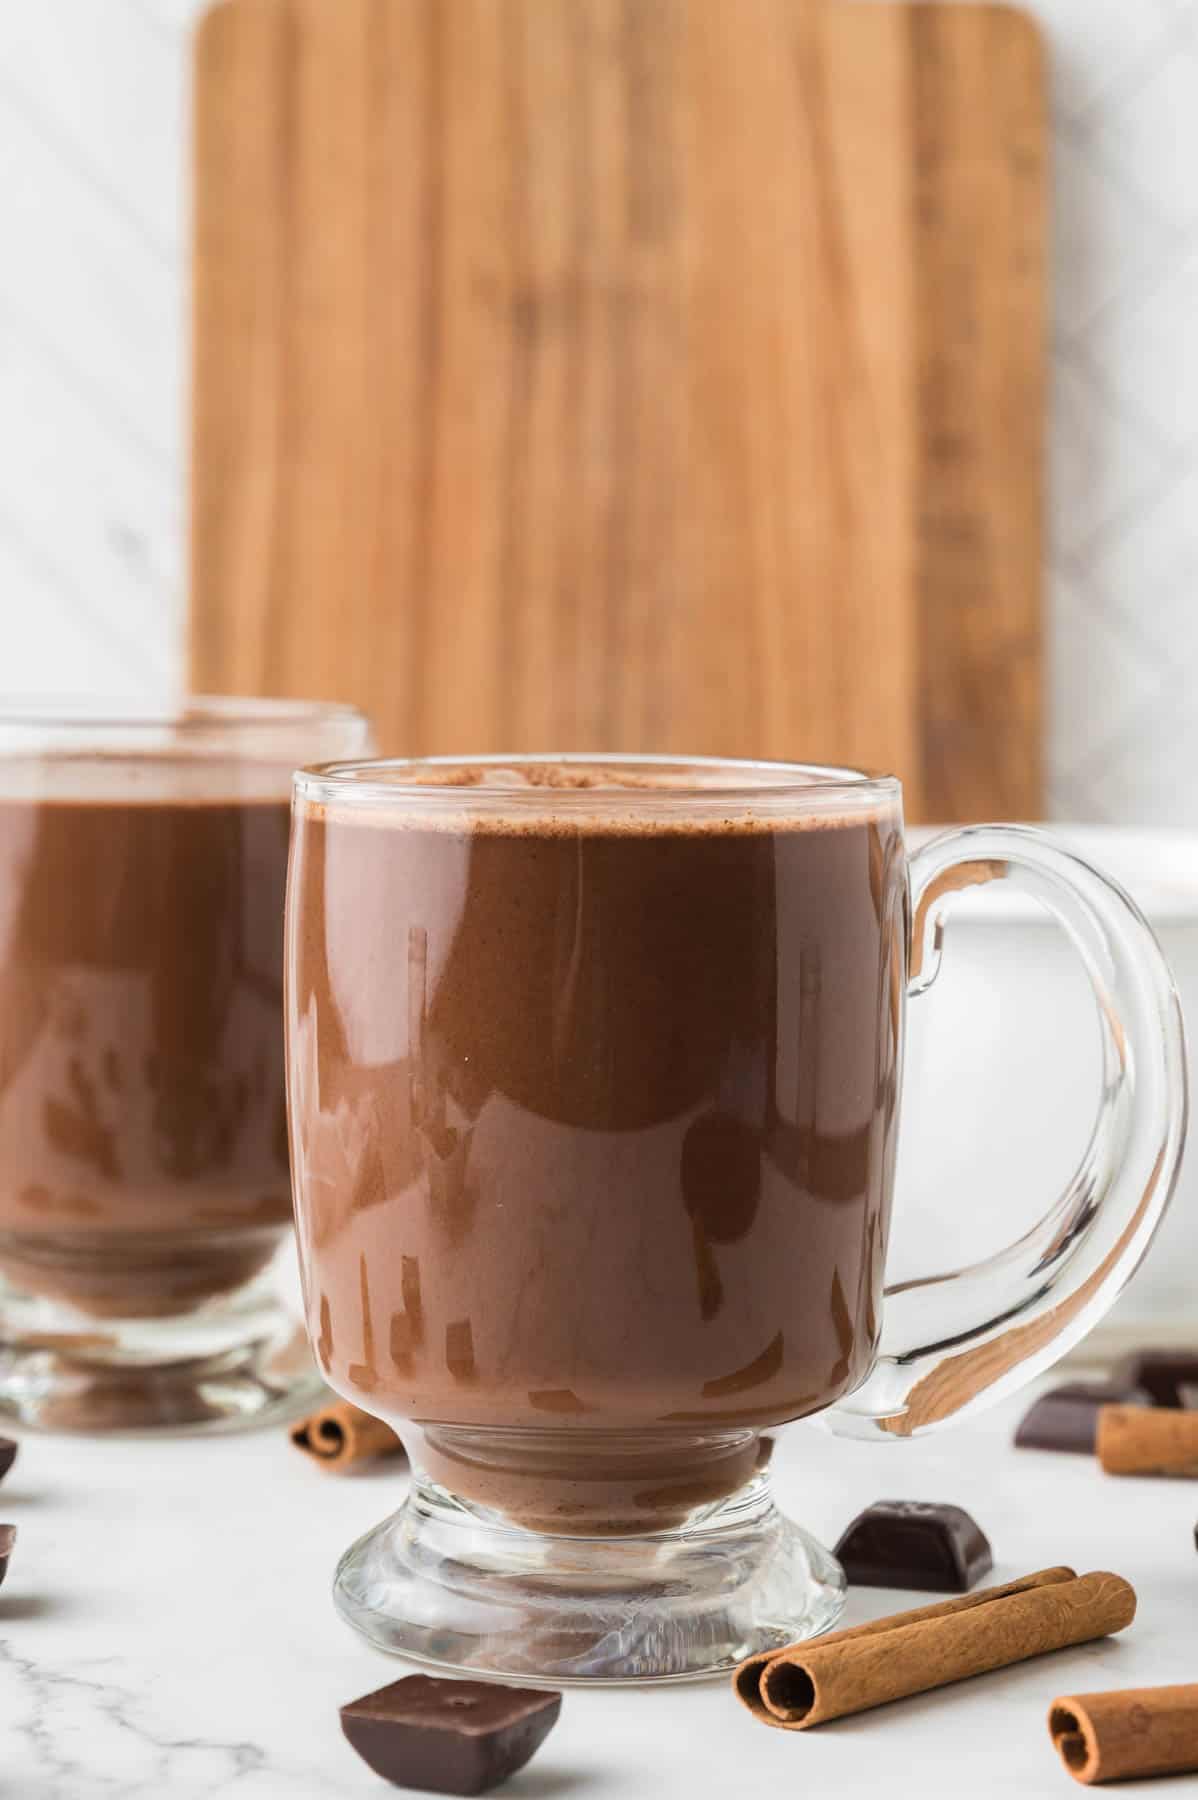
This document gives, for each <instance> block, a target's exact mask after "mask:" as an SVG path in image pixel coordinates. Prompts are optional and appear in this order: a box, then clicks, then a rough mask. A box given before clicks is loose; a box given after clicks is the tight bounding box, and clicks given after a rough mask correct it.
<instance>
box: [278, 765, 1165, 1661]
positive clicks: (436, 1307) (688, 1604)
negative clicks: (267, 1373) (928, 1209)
mask: <svg viewBox="0 0 1198 1800" xmlns="http://www.w3.org/2000/svg"><path fill="white" fill-rule="evenodd" d="M991 882H1007V883H1011V884H1014V885H1015V886H1017V887H1019V888H1021V889H1023V890H1024V891H1026V892H1028V893H1030V894H1032V895H1034V896H1035V897H1036V898H1037V899H1039V900H1041V901H1042V902H1043V903H1044V904H1045V905H1046V906H1047V907H1048V908H1049V909H1050V911H1051V912H1053V913H1054V914H1055V915H1056V916H1057V918H1058V919H1059V920H1060V922H1061V923H1062V924H1063V925H1064V927H1065V929H1066V931H1067V932H1068V934H1069V936H1070V938H1071V939H1072V942H1073V944H1074V946H1075V948H1076V949H1077V951H1078V953H1079V955H1080V956H1081V958H1082V961H1083V963H1084V965H1085V967H1086V970H1087V972H1088V974H1089V977H1090V980H1091V982H1092V985H1093V989H1094V994H1095V998H1096V1001H1097V1012H1098V1021H1099V1028H1100V1031H1101V1034H1102V1042H1103V1046H1104V1078H1103V1083H1102V1090H1101V1093H1100V1094H1099V1096H1098V1112H1097V1117H1096V1122H1095V1126H1094V1130H1093V1134H1092V1136H1091V1139H1090V1142H1089V1144H1088V1145H1087V1146H1085V1148H1084V1150H1083V1151H1082V1154H1081V1159H1080V1162H1079V1164H1078V1167H1077V1172H1076V1174H1075V1176H1074V1178H1073V1179H1072V1181H1071V1182H1070V1183H1069V1185H1068V1187H1067V1189H1066V1191H1065V1193H1064V1194H1062V1195H1061V1196H1059V1197H1058V1198H1057V1199H1055V1200H1053V1201H1051V1203H1048V1205H1047V1210H1046V1212H1045V1214H1044V1217H1043V1219H1042V1221H1041V1223H1040V1224H1039V1225H1038V1226H1037V1227H1036V1228H1035V1229H1034V1230H1033V1231H1031V1232H1030V1233H1028V1234H1027V1235H1026V1236H1025V1237H1023V1238H1022V1239H1021V1240H1020V1241H1019V1242H1018V1243H1016V1244H1013V1245H1012V1246H1011V1247H1010V1248H1009V1249H1008V1250H1006V1251H1004V1252H1003V1253H1001V1254H1000V1255H997V1256H995V1257H992V1258H990V1259H988V1260H987V1261H985V1262H981V1263H978V1264H976V1265H974V1266H972V1267H969V1268H965V1269H963V1270H959V1271H957V1272H956V1273H953V1274H952V1275H945V1274H939V1273H937V1274H929V1275H928V1277H927V1278H926V1279H922V1280H915V1281H907V1282H904V1283H902V1284H901V1286H898V1287H895V1288H892V1289H890V1290H887V1289H886V1288H885V1287H884V1282H883V1270H884V1265H885V1262H886V1254H887V1237H888V1226H889V1212H890V1196H891V1187H892V1174H893V1161H894V1147H895V1133H896V1124H897V1109H898V1105H899V1095H900V1077H901V1065H902V1049H903V1035H904V1012H905V1005H906V1000H907V998H908V996H913V997H918V996H921V995H923V994H924V993H926V992H927V990H928V989H929V988H930V987H931V985H932V983H933V981H934V978H935V975H936V971H937V967H938V964H939V959H940V948H941V939H942V932H943V925H944V921H945V919H946V917H947V916H948V915H949V913H950V912H951V909H952V906H953V903H954V900H955V898H956V897H957V896H958V895H959V894H960V893H961V891H962V890H963V889H966V888H971V887H974V886H977V885H980V884H987V883H991ZM286 988H287V1000H286V1011H287V1036H288V1096H289V1114H290V1126H291V1146H292V1167H293V1176H294V1183H295V1194H296V1208H297V1223H298V1230H299V1242H300V1256H301V1268H302V1272H303V1279H304V1287H305V1295H306V1305H307V1316H308V1324H309V1331H310V1333H311V1336H312V1340H313V1343H314V1345H315V1348H316V1353H317V1358H318V1361H319V1363H320V1366H321V1368H322V1370H323V1371H324V1374H325V1376H326V1378H327V1379H328V1381H329V1382H330V1383H331V1385H332V1386H333V1387H334V1388H336V1389H337V1390H338V1391H339V1392H340V1393H341V1394H343V1395H345V1396H346V1397H348V1398H349V1399H350V1400H353V1401H355V1402H356V1403H357V1404H358V1405H360V1406H362V1407H365V1408H367V1409H368V1410H369V1411H371V1412H373V1413H375V1414H377V1415H379V1416H381V1417H383V1418H385V1419H386V1420H387V1421H388V1422H389V1423H390V1424H392V1425H393V1426H395V1427H396V1428H397V1429H398V1430H399V1431H400V1433H401V1435H402V1436H403V1438H404V1440H405V1443H406V1445H407V1447H408V1450H409V1453H410V1457H411V1462H412V1471H413V1473H412V1484H411V1489H410V1493H409V1496H408V1498H407V1500H406V1503H405V1504H404V1505H403V1506H402V1507H401V1509H400V1511H399V1512H398V1513H397V1514H395V1515H394V1517H392V1518H390V1519H388V1520H386V1521H385V1522H384V1523H382V1524H381V1525H379V1526H378V1527H377V1528H376V1529H374V1530H373V1531H371V1532H370V1533H369V1534H368V1535H367V1536H366V1537H364V1538H363V1539H361V1540H360V1542H358V1543H357V1544H355V1545H354V1546H353V1547H352V1548H351V1549H350V1550H349V1551H348V1552H347V1553H346V1555H345V1556H344V1557H343V1559H342V1561H341V1564H340V1567H339V1569H338V1572H337V1578H336V1589H335V1592H336V1600H337V1604H338V1606H339V1608H340V1610H341V1611H342V1613H343V1614H344V1616H345V1617H346V1618H347V1619H349V1620H350V1622H351V1623H353V1624H354V1625H355V1626H357V1627H358V1628H359V1629H360V1630H361V1631H362V1632H364V1633H365V1634H366V1635H367V1636H368V1637H370V1638H371V1639H372V1640H374V1641H375V1642H376V1643H377V1644H380V1645H381V1646H383V1647H384V1648H387V1649H391V1650H396V1651H400V1652H402V1653H404V1654H406V1655H408V1656H414V1657H418V1658H423V1659H424V1660H426V1661H429V1662H433V1663H438V1664H442V1665H445V1666H449V1667H455V1668H466V1669H474V1670H479V1671H485V1672H487V1673H491V1674H496V1673H502V1674H512V1675H533V1676H541V1677H547V1678H551V1679H553V1680H554V1681H562V1680H588V1681H602V1680H623V1679H627V1678H629V1677H637V1678H670V1677H679V1676H684V1675H693V1674H697V1673H704V1672H710V1671H712V1670H714V1669H718V1668H723V1667H727V1666H730V1665H732V1664H734V1663H735V1662H737V1661H738V1660H739V1659H740V1658H742V1657H744V1656H746V1655H748V1654H749V1653H751V1652H753V1651H755V1650H761V1649H765V1648H769V1647H771V1646H776V1645H780V1644H783V1643H788V1642H791V1641H793V1640H795V1639H797V1638H801V1637H803V1636H805V1635H808V1634H810V1633H814V1632H818V1631H821V1630H823V1629H825V1628H826V1627H827V1626H829V1625H830V1624H831V1623H832V1621H833V1620H834V1619H835V1618H836V1616H837V1614H838V1612H839V1610H840V1608H841V1604H842V1594H843V1586H844V1582H843V1576H842V1574H841V1571H840V1569H839V1568H838V1566H837V1564H836V1562H835V1561H834V1559H833V1558H832V1557H831V1556H830V1555H829V1553H828V1552H827V1551H826V1550H825V1549H824V1548H823V1547H822V1546H821V1545H819V1544H818V1543H816V1542H815V1540H814V1539H813V1538H811V1537H810V1536H809V1535H808V1534H807V1533H806V1532H805V1531H803V1530H802V1529H801V1528H800V1527H799V1526H797V1525H795V1524H793V1523H791V1522H789V1521H788V1520H786V1519H784V1518H783V1517H782V1516H781V1515H780V1514H779V1513H778V1512H777V1511H776V1509H775V1507H774V1503H773V1500H772V1498H771V1493H770V1485H769V1475H768V1469H767V1466H766V1465H767V1462H768V1444H769V1434H771V1433H772V1432H773V1431H774V1430H776V1428H777V1427H779V1426H781V1425H783V1424H785V1423H786V1422H787V1421H789V1420H791V1419H795V1418H799V1417H802V1416H804V1415H810V1414H814V1413H822V1414H823V1415H824V1418H825V1419H826V1421H827V1423H828V1424H829V1425H830V1427H831V1428H832V1429H833V1430H834V1431H837V1432H844V1433H848V1434H852V1435H866V1434H868V1435H874V1436H881V1437H884V1438H891V1439H897V1438H902V1437H906V1436H910V1435H912V1434H913V1433H917V1432H922V1431H928V1430H932V1429H934V1428H937V1427H939V1426H940V1425H943V1424H946V1423H948V1422H950V1421H951V1420H953V1419H954V1418H956V1417H958V1416H960V1415H961V1414H963V1413H965V1412H968V1411H970V1410H972V1409H974V1408H977V1407H979V1406H981V1405H983V1404H985V1403H987V1402H989V1401H991V1400H994V1399H996V1398H998V1397H1000V1396H1002V1395H1005V1394H1008V1393H1010V1392H1011V1391H1013V1390H1014V1389H1015V1388H1017V1387H1019V1386H1020V1385H1022V1384H1023V1383H1025V1382H1027V1381H1029V1380H1030V1379H1031V1378H1032V1377H1033V1376H1035V1375H1037V1374H1038V1373H1039V1372H1040V1371H1041V1370H1042V1369H1044V1368H1045V1367H1047V1366H1048V1364H1049V1363H1051V1362H1052V1361H1053V1360H1054V1358H1056V1357H1058V1356H1060V1355H1061V1354H1062V1353H1063V1352H1064V1351H1065V1350H1067V1349H1068V1348H1069V1346H1070V1345H1072V1344H1074V1343H1075V1342H1076V1341H1077V1340H1078V1339H1079V1338H1080V1337H1081V1336H1082V1335H1083V1333H1084V1332H1085V1331H1086V1330H1087V1329H1088V1328H1089V1327H1090V1326H1091V1325H1092V1324H1093V1323H1094V1322H1095V1321H1096V1320H1097V1319H1098V1318H1099V1317H1100V1316H1101V1315H1102V1314H1103V1313H1104V1312H1105V1311H1106V1309H1107V1308H1108V1307H1109V1306H1110V1305H1111V1303H1112V1301H1113V1300H1114V1298H1115V1296H1116V1294H1117V1293H1118V1291H1119V1289H1120V1287H1121V1286H1122V1284H1123V1283H1124V1282H1125V1281H1126V1280H1127V1278H1128V1276H1129V1275H1130V1274H1131V1273H1132V1271H1133V1270H1134V1269H1135V1267H1136V1264H1137V1262H1138V1261H1139V1259H1140V1257H1141V1255H1142V1254H1143V1252H1144V1250H1145V1248H1146V1247H1147V1245H1148V1242H1149V1240H1150V1238H1151V1236H1152V1233H1153V1231H1154V1229H1155V1227H1156V1224H1157V1222H1158V1220H1159V1219H1160V1216H1161V1213H1162V1211H1163V1209H1164V1207H1165V1205H1166V1202H1167V1200H1168V1197H1169V1193H1170V1190H1171V1187H1172V1184H1173V1180H1174V1176H1175V1173H1176V1169H1177V1164H1178V1159H1179V1156H1180V1152H1181V1146H1182V1140H1183V1136H1184V1128H1185V1113H1186V1075H1185V1061H1184V1046H1183V1038H1182V1028H1181V1021H1180V1014H1179V1010H1178V1005H1177V1000H1176V996H1175V993H1174V990H1173V985H1172V982H1171V979H1170V975H1169V971H1168V968H1167V967H1166V965H1165V962H1164V960H1163V958H1162V956H1161V953H1160V950H1159V948H1158V946H1157V944H1156V942H1155V940H1154V938H1153V936H1152V933H1151V931H1150V930H1149V928H1148V927H1147V925H1146V924H1145V922H1144V920H1143V919H1142V918H1141V916H1140V915H1139V914H1138V913H1137V912H1136V910H1135V908H1134V907H1133V906H1132V904H1131V903H1130V902H1129V901H1128V899H1127V898H1126V897H1125V896H1124V895H1123V893H1122V892H1121V891H1120V890H1119V889H1118V888H1117V887H1115V886H1114V885H1113V884H1112V883H1110V882H1109V881H1107V880H1106V879H1105V878H1104V877H1103V876H1102V875H1100V874H1099V873H1098V872H1096V871H1095V870H1093V869H1091V868H1089V867H1088V866H1087V865H1086V864H1085V863H1083V862H1081V861H1079V860H1078V859H1077V858H1075V857H1073V856H1071V855H1069V854H1068V853H1067V852H1065V851H1064V850H1062V849H1060V848H1058V847H1057V846H1055V845H1054V844H1053V843H1052V841H1051V839H1050V838H1049V837H1047V836H1045V835H1043V834H1041V833H1040V832H1037V831H1031V830H1027V829H1022V828H1018V827H1011V826H982V827H977V828H971V829H967V830H961V831H954V832H950V833H948V834H946V835H945V836H943V837H940V838H938V839H937V840H936V841H935V842H934V843H932V844H930V845H928V847H927V848H926V849H924V850H922V851H920V852H919V854H918V855H916V856H914V857H912V858H910V859H908V856H907V852H906V849H905V846H904V841H903V827H902V811H901V792H900V787H899V783H898V782H897V781H895V780H893V779H890V778H888V777H882V778H874V777H870V776H867V775H865V774H861V773H858V772H856V771H853V770H848V769H822V768H815V767H806V766H798V765H787V764H777V763H774V764H771V763H756V762H726V761H715V760H707V759H695V760H691V761H680V760H671V759H666V758H657V759H654V758H642V759H636V758H626V757H614V756H613V757H598V756H588V757H564V756H553V757H524V758H519V759H513V758H475V759H469V760H462V761H456V762H455V761H453V760H451V759H450V760H446V759H441V760H436V761H429V762H423V763H387V762H379V763H357V764H344V765H339V766H330V767H326V768H322V769H314V770H307V771H302V772H301V773H300V774H299V775H298V776H297V778H296V795H295V806H294V819H293V835H292V857H291V866H290V873H289V878H288V904H287V927H286ZM763 1434H765V1435H764V1436H763Z"/></svg>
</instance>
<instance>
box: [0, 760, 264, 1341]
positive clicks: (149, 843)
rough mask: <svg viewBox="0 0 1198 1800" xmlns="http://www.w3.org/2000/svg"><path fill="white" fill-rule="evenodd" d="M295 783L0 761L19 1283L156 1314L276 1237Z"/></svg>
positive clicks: (3, 1031)
mask: <svg viewBox="0 0 1198 1800" xmlns="http://www.w3.org/2000/svg"><path fill="white" fill-rule="evenodd" d="M285 785H286V771H285V770H284V771H279V770H277V769H271V770H269V771H254V770H252V769H249V770H247V768H246V767H245V766H244V765H241V764H233V763H231V764H230V765H229V766H227V767H222V766H221V765H220V764H219V763H214V762H204V761H201V760H179V761H177V762H176V761H172V760H171V759H170V758H169V757H147V758H141V759H139V758H136V757H125V758H104V757H102V756H101V757H89V758H79V759H74V758H70V757H60V758H57V759H54V760H38V761H36V762H31V763H29V764H24V763H22V762H20V761H19V760H16V759H10V760H8V761H0V1272H2V1273H3V1274H4V1275H5V1276H7V1277H8V1278H9V1279H10V1280H11V1281H12V1282H13V1283H14V1285H16V1286H17V1287H19V1288H21V1289H24V1290H26V1291H27V1292H29V1293H32V1294H35V1295H38V1296H43V1297H47V1298H50V1299H57V1300H61V1301H66V1302H68V1303H69V1304H70V1305H71V1306H72V1307H73V1308H75V1309H77V1310H78V1311H80V1312H83V1313H85V1314H88V1315H91V1316H92V1317H94V1318H96V1319H112V1318H149V1317H155V1316H163V1315H169V1314H175V1313H180V1312H183V1311H186V1310H188V1309H190V1308H192V1307H194V1306H195V1305H196V1304H197V1303H198V1302H200V1301H204V1300H207V1299H209V1298H211V1297H213V1296H215V1295H220V1294H224V1293H227V1292H229V1291H231V1290H233V1289H236V1288H238V1287H240V1286H241V1285H242V1284H243V1283H244V1282H246V1281H247V1280H248V1279H249V1278H250V1277H251V1276H252V1275H254V1274H255V1273H256V1272H257V1271H258V1270H259V1269H261V1268H262V1267H263V1266H264V1265H265V1264H266V1262H268V1261H269V1259H270V1257H271V1255H272V1254H273V1252H274V1250H275V1249H276V1247H277V1245H278V1243H279V1240H280V1237H281V1235H282V1234H283V1233H284V1232H285V1230H286V1228H287V1226H288V1224H289V1222H290V1217H291V1208H290V1192H289V1182H288V1164H287V1143H286V1121H285V1102H284V1084H283V1034H282V1019H281V1014H282V941H281V931H282V908H283V891H284V881H285V872H286V857H287V835H288V806H287V803H286V801H285V800H283V799H282V798H280V790H281V789H283V790H285ZM114 795H119V796H120V797H119V798H116V797H112V796H114Z"/></svg>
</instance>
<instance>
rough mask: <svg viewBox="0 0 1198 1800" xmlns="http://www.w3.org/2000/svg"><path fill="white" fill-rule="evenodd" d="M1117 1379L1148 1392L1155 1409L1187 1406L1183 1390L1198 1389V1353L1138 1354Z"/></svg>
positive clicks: (1127, 1359)
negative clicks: (1196, 1387) (1186, 1388)
mask: <svg viewBox="0 0 1198 1800" xmlns="http://www.w3.org/2000/svg"><path fill="white" fill-rule="evenodd" d="M1114 1379H1115V1380H1116V1381H1117V1382H1123V1383H1125V1384H1126V1385H1127V1386H1129V1387H1139V1388H1145V1389H1146V1390H1147V1392H1148V1397H1149V1399H1150V1401H1151V1402H1152V1404H1153V1406H1184V1405H1185V1398H1184V1396H1183V1394H1182V1392H1181V1390H1182V1388H1183V1387H1194V1386H1198V1349H1195V1350H1135V1351H1133V1352H1132V1354H1131V1355H1130V1356H1127V1357H1125V1358H1124V1360H1123V1361H1122V1362H1121V1363H1120V1364H1119V1367H1118V1368H1117V1369H1116V1370H1115V1375H1114Z"/></svg>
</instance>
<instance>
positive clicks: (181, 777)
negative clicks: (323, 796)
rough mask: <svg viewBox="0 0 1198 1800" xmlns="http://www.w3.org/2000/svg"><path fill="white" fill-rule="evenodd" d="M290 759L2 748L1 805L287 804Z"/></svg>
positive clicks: (0, 768)
mask: <svg viewBox="0 0 1198 1800" xmlns="http://www.w3.org/2000/svg"><path fill="white" fill-rule="evenodd" d="M291 773H292V771H291V766H290V764H283V763H269V762H252V761H248V760H244V759H241V758H237V757H230V756H227V755H226V756H213V757H205V756H172V755H170V754H166V753H164V754H161V755H158V754H154V753H149V754H146V753H141V754H138V755H128V756H121V755H111V754H110V755H83V756H80V755H62V756H60V755H55V754H53V753H51V754H48V755H46V756H40V757H38V756H28V757H27V756H20V757H17V756H12V757H8V756H0V805H4V804H5V803H12V802H20V801H26V802H28V803H30V804H32V805H38V806H57V805H61V806H80V805H83V806H241V805H265V804H267V803H271V802H273V803H274V804H275V805H285V804H286V803H287V801H288V799H289V797H290V794H291Z"/></svg>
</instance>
